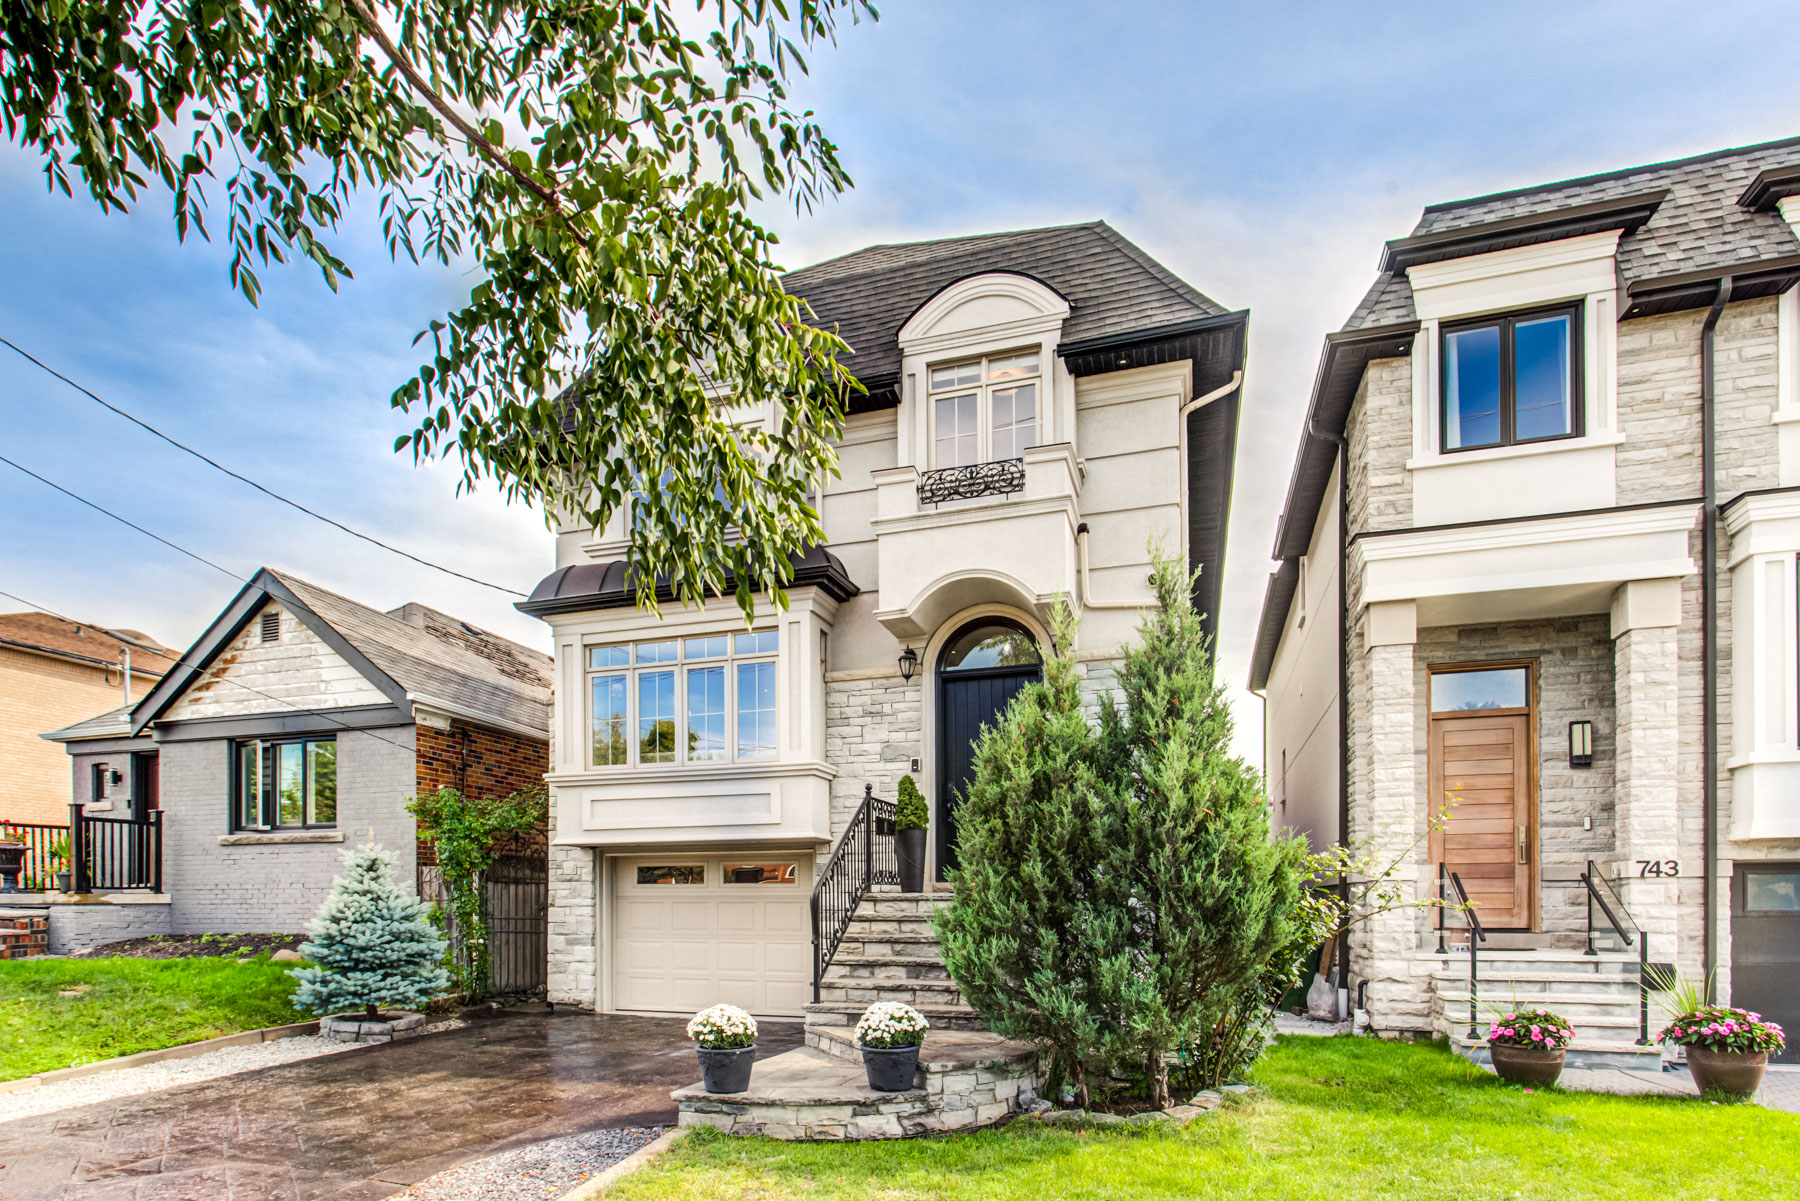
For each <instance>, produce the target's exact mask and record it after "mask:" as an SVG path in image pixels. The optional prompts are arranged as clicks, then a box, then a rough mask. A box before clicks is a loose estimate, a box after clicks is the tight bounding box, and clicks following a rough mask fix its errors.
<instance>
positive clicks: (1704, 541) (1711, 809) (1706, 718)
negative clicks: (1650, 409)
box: [1700, 275, 1731, 1004]
mask: <svg viewBox="0 0 1800 1201" xmlns="http://www.w3.org/2000/svg"><path fill="white" fill-rule="evenodd" d="M1730 300H1731V276H1729V275H1727V276H1725V277H1724V278H1723V279H1721V280H1720V281H1719V291H1718V295H1716V296H1714V297H1713V302H1712V308H1710V309H1708V310H1707V313H1706V320H1705V322H1704V323H1702V324H1701V326H1700V475H1701V479H1700V486H1701V501H1700V559H1701V564H1702V566H1701V569H1700V671H1701V673H1702V674H1701V680H1700V721H1701V728H1700V763H1701V771H1702V772H1703V773H1704V775H1703V778H1702V780H1701V783H1700V797H1701V822H1702V827H1703V828H1702V831H1701V856H1702V859H1703V869H1704V871H1703V876H1702V880H1703V885H1702V886H1703V887H1704V888H1705V890H1706V891H1705V896H1704V897H1703V898H1702V908H1701V912H1702V922H1703V924H1704V930H1703V945H1704V950H1703V951H1702V957H1701V962H1702V966H1703V968H1704V970H1705V973H1706V1000H1707V1003H1708V1004H1711V1003H1713V1001H1714V995H1713V994H1714V985H1713V975H1714V972H1715V971H1716V969H1717V968H1718V964H1719V921H1718V917H1719V915H1718V902H1717V900H1716V896H1715V894H1717V892H1718V889H1719V681H1718V670H1719V629H1718V618H1719V578H1718V571H1719V565H1718V558H1719V554H1718V548H1719V529H1718V526H1719V498H1718V493H1717V489H1716V486H1715V484H1716V481H1715V480H1714V443H1715V440H1716V439H1715V434H1714V427H1715V425H1716V424H1717V421H1716V416H1717V414H1716V411H1715V410H1716V403H1715V399H1716V398H1715V388H1714V380H1713V375H1714V365H1715V358H1714V351H1713V335H1714V331H1715V330H1716V328H1717V326H1718V324H1719V317H1720V315H1721V314H1723V313H1724V311H1725V305H1726V304H1727V303H1728V302H1729V301H1730Z"/></svg>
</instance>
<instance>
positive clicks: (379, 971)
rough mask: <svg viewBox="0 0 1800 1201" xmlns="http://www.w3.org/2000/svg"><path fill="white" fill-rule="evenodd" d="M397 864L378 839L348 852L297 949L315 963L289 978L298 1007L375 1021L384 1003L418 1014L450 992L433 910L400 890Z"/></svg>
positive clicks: (442, 949)
mask: <svg viewBox="0 0 1800 1201" xmlns="http://www.w3.org/2000/svg"><path fill="white" fill-rule="evenodd" d="M393 866H394V856H393V852H391V851H384V850H382V849H381V848H380V847H378V846H376V845H375V844H374V843H373V842H371V843H368V844H366V845H364V846H356V847H351V848H349V849H348V850H346V851H345V852H344V874H343V875H341V876H339V877H338V878H337V879H336V880H334V881H333V882H332V886H331V894H330V895H329V896H327V897H326V898H325V903H324V904H322V905H320V906H319V912H318V916H316V917H314V918H313V920H312V924H311V925H309V926H308V927H307V933H308V934H309V935H310V936H311V939H310V941H308V942H305V943H302V944H301V946H300V953H301V954H302V955H304V956H306V958H307V959H309V960H311V961H312V963H313V964H315V965H316V966H312V967H302V968H295V969H294V970H293V971H292V972H290V973H289V975H291V976H293V977H294V979H296V980H298V981H299V982H300V987H299V988H297V989H295V990H294V1004H295V1006H296V1007H298V1008H300V1009H305V1010H309V1011H310V1012H312V1013H317V1014H321V1015H324V1014H331V1013H342V1012H345V1011H348V1010H353V1009H356V1008H358V1007H360V1008H362V1009H363V1010H364V1015H365V1016H367V1017H369V1018H375V1017H377V1016H378V1014H379V1007H380V1006H382V1005H399V1006H402V1007H404V1008H408V1009H421V1008H423V1007H424V1006H425V1005H426V1004H428V1003H429V1002H430V1001H431V999H432V998H433V997H435V996H437V995H438V994H439V993H441V992H443V991H445V990H446V989H448V988H449V987H450V974H449V973H448V972H446V971H445V970H444V969H443V967H442V966H441V964H440V963H439V960H440V959H441V958H442V957H443V954H444V939H443V936H442V935H440V934H439V933H438V932H437V929H436V928H435V927H434V926H433V925H432V924H431V920H430V918H429V916H428V914H429V911H430V907H429V906H427V905H426V904H425V903H424V902H423V901H421V900H419V899H418V898H417V897H413V896H410V895H408V894H407V893H405V892H403V891H401V889H400V886H399V885H397V884H395V883H394V876H393Z"/></svg>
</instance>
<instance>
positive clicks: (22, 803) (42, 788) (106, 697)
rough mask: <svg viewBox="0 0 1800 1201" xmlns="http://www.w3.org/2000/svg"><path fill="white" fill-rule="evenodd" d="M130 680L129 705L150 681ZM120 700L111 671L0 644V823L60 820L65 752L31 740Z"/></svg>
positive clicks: (65, 808)
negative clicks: (5, 821)
mask: <svg viewBox="0 0 1800 1201" xmlns="http://www.w3.org/2000/svg"><path fill="white" fill-rule="evenodd" d="M132 676H133V677H134V678H133V680H132V682H131V696H132V699H134V700H137V699H141V698H142V697H143V695H144V694H145V693H146V692H147V691H149V690H150V688H151V687H152V686H153V685H154V684H155V683H156V681H155V680H153V679H151V678H149V677H146V676H139V675H138V674H137V673H136V672H133V673H132ZM124 699H125V695H124V690H123V689H122V688H121V687H120V684H119V673H118V672H117V671H116V670H114V671H110V672H108V671H106V670H104V669H102V668H99V667H94V666H90V665H88V664H84V663H76V662H73V661H72V660H68V659H58V658H54V657H52V656H50V655H39V654H34V653H32V652H30V651H23V650H17V649H15V648H12V647H0V819H5V820H9V821H16V822H45V823H55V822H63V823H67V822H68V820H69V800H70V792H71V781H72V779H73V776H72V775H71V768H70V765H69V753H68V752H67V751H66V750H64V749H63V746H62V744H61V743H59V742H45V741H44V740H43V739H41V738H39V737H38V735H39V734H44V733H48V732H49V731H51V730H60V729H62V728H63V727H64V726H71V725H74V724H75V723H76V722H78V721H85V720H87V719H88V718H90V717H93V716H95V715H96V714H100V713H104V712H106V711H107V710H108V709H116V708H118V706H119V705H121V704H123V703H124Z"/></svg>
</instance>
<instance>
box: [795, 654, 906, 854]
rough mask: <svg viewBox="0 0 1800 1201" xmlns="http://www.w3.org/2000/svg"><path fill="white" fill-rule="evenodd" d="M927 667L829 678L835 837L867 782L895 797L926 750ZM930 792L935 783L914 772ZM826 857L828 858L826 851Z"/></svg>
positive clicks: (827, 717)
mask: <svg viewBox="0 0 1800 1201" xmlns="http://www.w3.org/2000/svg"><path fill="white" fill-rule="evenodd" d="M924 695H925V675H924V673H923V672H921V673H919V674H918V675H916V676H914V677H913V678H912V679H911V680H902V679H901V678H900V676H899V675H898V674H897V673H896V674H894V675H891V676H878V677H874V678H862V679H843V678H839V679H832V678H831V676H829V675H828V676H826V678H825V761H826V762H827V763H829V764H831V765H832V766H833V767H835V768H837V773H838V774H837V777H836V778H835V779H833V780H832V782H831V836H832V838H833V839H834V840H835V839H836V838H837V836H838V835H839V834H840V833H841V832H842V831H843V829H844V825H845V823H847V822H848V821H849V820H850V816H851V815H852V814H853V813H855V812H856V807H857V806H858V805H860V804H862V798H863V788H864V786H865V785H869V784H873V785H874V786H875V795H876V796H878V797H883V798H886V799H889V800H891V799H893V797H894V793H895V790H896V789H897V788H898V787H899V785H900V777H901V776H904V775H906V774H907V773H908V772H909V771H911V770H912V760H913V759H915V758H917V757H919V756H920V755H922V754H923V753H924V748H923V746H922V739H923V734H924V713H923V706H924ZM913 782H914V783H916V784H917V785H918V786H919V791H920V792H923V793H924V794H925V795H926V796H927V797H929V796H930V795H931V785H930V782H929V781H927V780H923V779H920V778H918V777H916V776H915V777H914V779H913ZM821 858H823V857H822V856H821Z"/></svg>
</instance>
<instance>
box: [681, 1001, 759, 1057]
mask: <svg viewBox="0 0 1800 1201" xmlns="http://www.w3.org/2000/svg"><path fill="white" fill-rule="evenodd" d="M687 1033H688V1037H689V1038H691V1039H693V1040H694V1041H695V1042H697V1043H699V1044H700V1045H701V1046H702V1047H705V1048H707V1049H709V1050H731V1049H734V1048H737V1047H748V1046H750V1045H751V1044H752V1043H754V1042H755V1041H756V1019H755V1018H753V1017H751V1016H750V1015H749V1014H748V1013H746V1012H745V1011H744V1010H742V1009H739V1008H738V1007H737V1006H736V1005H714V1006H712V1007H711V1008H709V1009H702V1010H701V1011H700V1012H699V1013H696V1014H695V1015H694V1016H693V1019H692V1020H691V1021H689V1022H688V1024H687Z"/></svg>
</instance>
